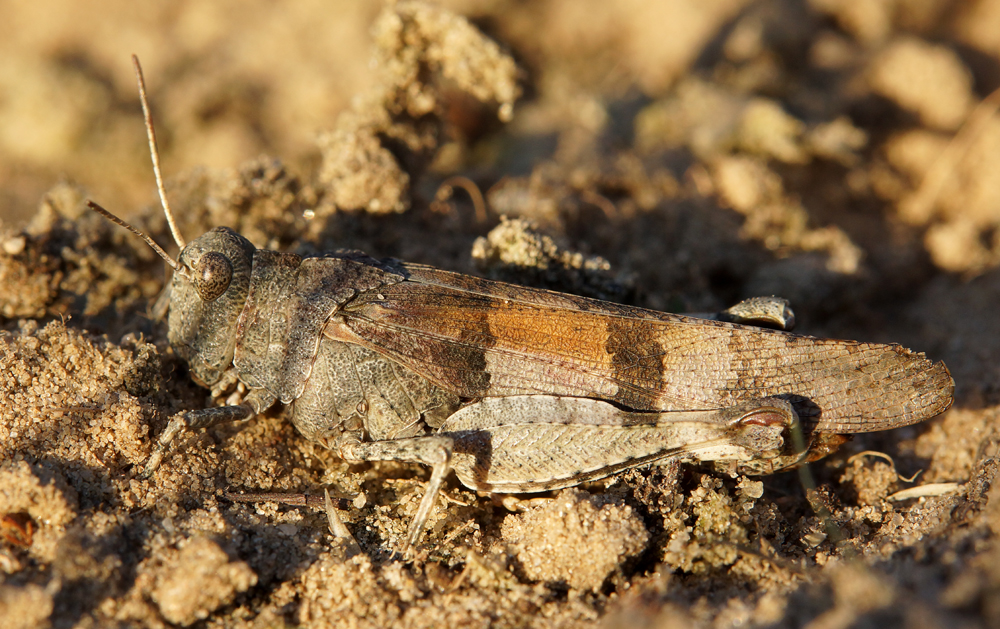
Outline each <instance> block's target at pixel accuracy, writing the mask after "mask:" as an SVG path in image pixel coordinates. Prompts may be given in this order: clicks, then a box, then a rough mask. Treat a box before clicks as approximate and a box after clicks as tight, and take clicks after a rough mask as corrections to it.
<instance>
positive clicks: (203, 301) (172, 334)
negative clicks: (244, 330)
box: [167, 227, 256, 386]
mask: <svg viewBox="0 0 1000 629" xmlns="http://www.w3.org/2000/svg"><path fill="white" fill-rule="evenodd" d="M255 250H256V249H255V248H254V246H253V245H252V244H250V241H249V240H247V239H246V238H244V237H243V236H240V235H239V234H237V233H236V232H235V231H233V230H231V229H229V228H228V227H216V228H215V229H213V230H212V231H210V232H207V233H205V234H203V235H202V236H200V237H199V238H197V239H195V240H193V241H191V242H190V243H188V244H187V245H185V247H184V248H183V249H182V250H181V254H180V257H179V258H178V263H179V266H180V267H181V268H180V269H179V270H178V271H177V272H175V273H174V277H173V281H172V282H171V284H170V315H169V317H168V319H167V321H168V330H169V331H168V339H169V341H170V344H171V345H172V346H173V347H174V350H175V351H176V352H177V353H178V354H179V355H180V356H181V358H183V359H184V360H185V361H187V363H188V365H190V367H191V373H192V375H193V376H194V377H195V379H196V380H198V381H199V382H200V383H201V384H204V385H207V386H211V385H213V384H215V383H216V382H218V381H219V379H220V378H221V377H222V374H223V372H225V371H226V369H228V368H229V366H230V365H231V364H232V362H233V352H234V351H235V348H236V323H237V319H239V316H240V313H241V312H242V311H243V307H244V305H245V304H246V299H247V292H248V291H249V289H250V271H251V268H252V266H253V254H254V251H255Z"/></svg>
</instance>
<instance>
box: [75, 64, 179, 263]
mask: <svg viewBox="0 0 1000 629" xmlns="http://www.w3.org/2000/svg"><path fill="white" fill-rule="evenodd" d="M132 66H133V67H134V68H135V78H136V80H137V81H138V82H139V100H140V101H141V102H142V115H143V117H144V118H145V120H146V136H147V137H148V138H149V154H150V155H151V156H152V158H153V174H155V175H156V190H157V192H159V193H160V203H161V204H162V205H163V213H164V214H166V215H167V224H168V225H170V233H171V234H172V235H173V237H174V242H176V243H177V246H178V247H180V248H181V249H183V248H184V244H185V243H184V237H183V236H181V231H180V230H179V229H177V223H176V222H174V215H173V213H172V212H171V211H170V204H169V203H168V202H167V191H166V189H165V188H164V187H163V174H162V173H161V172H160V150H159V148H157V146H156V130H155V129H153V115H152V114H151V113H149V101H148V100H146V79H144V78H143V76H142V66H141V65H139V57H137V56H136V55H132ZM94 205H96V204H94ZM98 207H99V206H98ZM95 209H96V208H95ZM102 209H103V208H102ZM98 211H100V210H98ZM102 213H103V214H104V215H105V216H106V217H107V218H109V219H111V220H115V219H113V218H112V215H111V214H110V213H109V212H108V211H107V210H105V211H104V212H102ZM115 222H116V223H118V224H119V225H121V226H122V227H126V228H128V229H131V230H132V231H133V232H135V233H138V232H136V231H135V230H134V229H133V228H132V227H130V226H129V225H127V224H126V223H125V222H124V221H122V220H121V219H118V220H115ZM147 242H148V240H147ZM154 249H158V247H155V246H154ZM160 251H162V249H160ZM160 255H164V254H160ZM174 269H175V270H176V269H177V267H176V266H174Z"/></svg>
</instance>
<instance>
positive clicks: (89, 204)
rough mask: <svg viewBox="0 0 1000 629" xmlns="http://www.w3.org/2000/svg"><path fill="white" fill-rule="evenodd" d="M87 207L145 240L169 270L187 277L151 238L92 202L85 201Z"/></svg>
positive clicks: (178, 265) (182, 268)
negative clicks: (167, 265) (168, 266)
mask: <svg viewBox="0 0 1000 629" xmlns="http://www.w3.org/2000/svg"><path fill="white" fill-rule="evenodd" d="M87 207H89V208H90V209H92V210H94V211H95V212H97V213H98V214H100V215H101V216H103V217H104V218H106V219H108V220H109V221H111V222H112V223H116V224H118V225H121V226H122V227H124V228H125V229H127V230H129V231H130V232H132V233H133V234H135V235H136V236H138V237H139V238H142V239H143V240H145V241H146V244H147V245H149V246H150V247H151V248H152V249H153V251H155V252H156V255H158V256H160V257H161V258H163V259H164V260H166V262H167V264H169V265H170V268H172V269H173V270H174V272H175V273H177V274H178V275H180V276H182V277H188V274H187V272H186V271H185V269H184V267H183V266H181V265H180V263H178V262H177V261H176V260H174V259H173V258H171V257H170V254H168V253H167V252H166V251H164V250H163V248H162V247H161V246H160V245H158V244H156V241H155V240H153V239H152V238H150V237H149V236H147V235H146V234H144V233H142V232H141V231H139V230H138V229H136V228H135V227H132V226H131V225H129V224H128V223H126V222H125V221H123V220H122V219H120V218H118V217H117V216H115V215H114V214H112V213H111V212H109V211H107V210H105V209H104V208H103V207H101V206H100V205H98V204H96V203H94V202H93V201H89V200H88V201H87Z"/></svg>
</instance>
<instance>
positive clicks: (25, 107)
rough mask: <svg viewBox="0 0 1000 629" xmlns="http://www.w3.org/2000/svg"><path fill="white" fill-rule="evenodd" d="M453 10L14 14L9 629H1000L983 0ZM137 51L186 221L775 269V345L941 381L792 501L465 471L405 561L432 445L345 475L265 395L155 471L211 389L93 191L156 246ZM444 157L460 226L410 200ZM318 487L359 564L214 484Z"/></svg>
mask: <svg viewBox="0 0 1000 629" xmlns="http://www.w3.org/2000/svg"><path fill="white" fill-rule="evenodd" d="M443 6H444V7H446V10H439V9H436V8H429V7H427V6H424V5H411V4H400V5H398V6H397V7H396V8H394V9H388V10H387V11H386V13H384V14H382V17H378V16H379V11H380V9H381V7H380V6H378V5H377V4H375V3H367V2H347V1H343V2H323V3H320V2H295V3H270V2H263V1H251V2H247V1H240V2H226V1H221V0H220V1H218V2H190V3H169V4H163V5H162V6H157V7H153V6H151V5H149V6H147V3H134V2H126V1H117V0H116V1H111V2H107V1H105V2H99V3H98V2H60V1H51V2H38V3H8V4H7V5H6V6H5V7H4V10H3V13H4V16H3V20H0V34H2V36H0V55H2V59H3V63H0V218H2V220H3V234H2V235H0V245H2V247H0V326H2V331H0V518H2V519H0V526H2V529H0V533H2V538H0V619H2V622H0V624H2V625H3V626H4V627H45V626H52V627H70V626H80V627H95V626H132V625H135V626H154V627H161V626H168V625H171V624H176V625H185V626H188V625H193V626H213V627H214V626H241V627H242V626H247V627H250V626H253V627H270V626H299V625H301V626H310V627H312V626H317V627H322V626H349V627H353V626H373V627H380V626H389V625H390V624H393V625H398V626H488V625H496V626H538V627H544V626H577V625H607V626H622V627H667V626H681V625H682V624H684V625H694V626H705V627H723V626H734V625H745V626H802V625H807V624H808V625H809V626H811V627H816V628H820V627H822V628H834V627H847V626H866V627H867V626H878V627H890V626H911V627H932V626H963V627H980V626H994V627H995V626H1000V568H998V566H1000V544H998V541H997V540H998V537H997V533H998V528H1000V510H998V504H1000V502H998V500H997V495H996V491H997V490H996V489H995V488H993V487H992V483H993V481H994V477H995V474H996V471H997V466H998V462H997V461H998V460H997V456H998V453H997V444H998V441H1000V431H998V429H1000V316H998V311H1000V178H998V177H997V176H996V173H997V172H1000V117H998V116H997V115H995V111H994V110H995V106H996V101H997V97H996V96H993V97H990V96H989V95H990V93H991V92H992V91H993V90H994V89H995V88H997V87H998V86H1000V2H996V1H991V0H982V1H979V2H949V1H946V0H895V1H893V2H865V1H861V0H858V1H854V0H845V1H838V0H813V1H812V2H791V1H787V2H783V1H780V0H774V1H762V2H742V1H739V0H713V1H712V2H703V1H700V0H669V1H662V2H644V1H642V0H629V1H626V2H616V3H608V2H604V1H602V0H545V1H542V2H531V3H522V2H511V1H505V0H495V1H490V0H481V1H476V0H467V1H464V2H463V1H461V0H456V1H454V2H446V3H443ZM456 15H462V16H466V17H468V18H469V19H470V20H471V24H474V25H475V28H473V27H472V26H471V25H470V22H466V21H465V20H462V19H459V18H457V17H455V16H456ZM477 29H478V30H477ZM480 32H482V33H485V34H486V35H487V36H486V37H483V36H481V34H480ZM493 42H499V44H500V46H499V47H497V46H496V45H495V44H494V43H493ZM132 52H135V53H138V54H139V55H140V57H141V58H142V59H143V61H144V63H145V69H146V76H147V80H148V81H149V83H150V92H151V98H152V101H153V107H154V113H155V116H156V120H157V123H158V125H159V131H160V136H161V142H162V148H163V161H164V163H165V168H166V170H167V175H168V180H169V183H168V190H169V194H170V197H171V200H172V203H173V206H174V209H175V212H176V213H177V214H178V216H179V217H180V222H181V229H182V231H183V233H184V234H185V235H186V236H187V237H188V238H189V239H190V238H192V237H194V236H196V235H198V234H200V233H202V232H203V231H205V230H206V229H208V228H209V227H212V226H215V225H229V226H231V227H233V228H236V229H238V230H239V231H241V232H242V233H243V234H245V235H246V236H247V237H249V238H250V239H251V240H252V241H254V243H255V244H256V245H258V246H262V247H269V248H274V249H281V250H290V251H297V252H300V253H310V252H317V251H326V250H332V249H336V248H355V249H362V250H364V251H366V252H368V253H369V254H372V255H374V256H376V257H382V256H395V257H399V258H402V259H406V260H410V261H414V262H425V263H429V264H433V265H436V266H440V267H443V268H447V269H452V270H457V271H462V272H469V273H485V274H487V275H491V276H494V277H500V278H505V279H514V280H517V281H521V282H524V283H530V284H534V285H540V286H546V287H550V288H558V289H562V290H568V291H574V292H578V293H581V294H586V295H592V296H601V297H604V298H610V299H616V300H620V301H625V302H628V303H633V304H637V305H641V306H646V307H652V308H657V309H665V310H671V311H708V310H714V309H718V308H721V307H725V306H727V305H730V304H732V303H735V301H737V300H739V299H741V298H744V297H747V296H752V295H759V294H778V295H782V296H784V297H787V298H789V299H791V300H792V303H793V306H794V307H795V310H796V313H797V316H798V319H799V321H800V325H799V328H798V329H799V331H802V332H805V333H808V334H813V335H817V336H834V337H842V338H856V339H862V340H872V341H882V342H889V341H895V342H899V343H902V344H903V345H906V346H908V347H911V348H914V349H917V350H920V351H924V352H927V353H928V354H929V355H930V356H932V357H934V358H936V359H943V360H944V361H945V362H946V363H947V364H948V366H949V368H950V369H951V372H952V374H953V375H954V377H955V381H956V383H957V392H956V402H955V406H954V408H953V409H952V410H950V411H949V412H947V413H945V414H944V415H943V416H942V417H939V418H937V419H934V420H932V421H929V422H927V423H925V424H923V425H919V426H914V427H910V428H905V429H899V430H895V431H892V432H889V433H884V434H872V435H865V436H861V437H858V438H857V439H855V440H854V441H853V442H851V443H849V444H847V446H845V447H844V448H843V449H842V451H841V452H840V453H838V454H837V455H834V456H832V457H829V458H827V459H825V460H823V461H821V462H819V463H816V464H814V465H812V466H811V469H812V473H813V475H814V477H815V479H816V482H817V484H818V488H817V490H816V491H815V492H809V496H808V497H807V492H806V491H804V490H803V488H802V484H801V483H800V481H799V477H798V476H797V475H796V474H795V473H794V472H792V473H786V474H780V475H776V476H772V477H763V478H743V477H737V478H731V477H729V476H726V475H720V474H716V473H711V472H709V471H706V470H698V469H676V468H672V467H667V468H655V469H641V470H633V471H630V472H628V473H625V474H622V475H620V476H618V477H616V478H612V479H610V480H608V481H607V482H605V483H598V484H595V485H588V486H586V487H583V488H576V489H571V490H567V491H563V492H559V493H556V494H555V495H554V496H550V497H549V499H547V500H541V501H522V503H521V505H520V508H521V511H513V510H508V508H506V507H505V506H504V505H503V504H501V502H500V501H491V499H490V498H489V497H482V496H476V495H475V494H473V493H471V492H469V491H467V490H465V489H464V488H462V487H460V486H458V485H457V483H456V482H455V481H454V480H452V481H451V482H450V484H449V485H448V488H447V493H448V495H449V497H450V498H451V499H452V500H450V501H448V504H447V505H446V506H444V507H441V506H439V508H438V509H437V511H436V513H435V514H434V516H433V517H432V520H431V530H430V533H429V534H428V535H427V536H426V537H425V539H424V541H423V543H422V544H421V546H420V554H421V556H420V558H419V560H418V561H416V562H413V563H401V562H398V561H392V560H391V557H390V554H389V550H390V549H392V548H395V547H397V546H398V544H399V542H400V538H401V536H402V535H403V533H404V532H405V529H406V526H407V524H408V523H409V521H410V519H411V517H412V515H413V512H414V510H415V509H416V505H417V503H418V502H419V498H420V496H421V494H422V491H423V486H424V485H423V483H424V481H425V480H426V478H427V470H426V469H423V468H420V467H419V466H412V465H403V464H399V465H392V464H381V465H370V466H347V465H345V464H344V463H342V462H340V461H339V460H337V459H336V458H335V457H334V456H333V455H332V454H331V453H329V452H327V451H325V450H323V449H322V448H320V447H318V446H316V445H315V444H312V443H310V442H308V441H306V440H305V439H304V438H302V437H301V436H300V435H298V434H297V433H296V432H295V431H294V430H293V429H292V427H291V426H290V424H289V423H288V422H287V421H284V420H283V419H282V417H281V413H280V411H274V412H272V413H271V414H270V416H268V417H266V418H263V419H260V420H257V421H254V422H252V423H249V424H247V425H244V426H228V427H221V428H218V429H213V430H210V431H207V432H206V431H202V432H199V433H197V434H193V435H189V436H187V437H185V438H183V439H182V440H181V442H182V443H181V444H180V447H179V448H177V449H176V450H175V451H174V452H173V453H172V454H171V456H169V457H168V459H167V460H166V461H165V463H164V465H163V467H162V468H161V469H160V470H159V472H158V473H157V474H156V475H155V476H154V477H153V478H152V479H151V480H141V479H139V478H138V477H137V472H138V470H139V469H140V468H141V466H142V464H143V463H144V461H145V460H146V458H147V457H148V455H149V451H150V444H151V443H152V441H153V439H154V438H155V436H156V435H158V434H159V432H160V431H161V430H162V429H163V427H164V425H165V423H166V420H167V418H168V417H169V416H170V415H171V414H173V413H175V412H178V411H180V410H184V409H191V408H200V407H203V406H205V405H208V404H210V403H212V400H210V399H208V398H209V396H208V394H207V392H206V391H205V390H203V389H200V388H198V387H197V386H195V385H194V384H192V383H191V381H190V379H189V377H188V375H187V369H186V366H185V365H183V364H182V363H181V362H180V361H179V360H178V359H177V357H176V356H175V355H174V354H173V353H172V352H171V350H170V349H169V347H167V345H166V343H165V337H166V334H165V330H164V328H163V325H162V324H158V323H156V322H154V321H152V320H151V319H150V318H149V317H148V316H147V315H146V312H147V308H148V307H149V306H150V305H151V304H152V302H153V301H154V300H155V298H156V296H157V294H158V293H159V291H160V289H161V288H162V284H163V280H164V273H163V264H162V263H161V262H160V261H159V260H158V259H157V258H155V257H154V255H153V254H152V253H151V252H150V251H149V250H148V248H146V246H145V245H144V244H142V243H141V242H140V241H138V239H136V238H134V237H132V236H130V235H129V234H128V233H126V232H125V231H124V230H121V229H119V228H116V227H114V226H112V225H109V224H108V223H107V222H105V221H103V220H102V219H101V218H100V217H97V216H96V215H93V214H91V213H88V212H86V211H85V209H84V208H83V205H82V203H83V200H84V199H85V198H87V197H88V196H92V197H93V198H95V199H97V200H98V201H100V202H102V203H103V204H105V205H106V206H107V207H109V208H111V209H113V210H115V211H117V212H120V213H121V214H123V215H125V216H126V217H129V218H130V219H132V220H134V221H135V222H136V224H137V225H139V226H140V227H142V228H143V229H144V230H146V231H148V232H150V233H151V234H152V235H153V236H154V237H155V238H156V239H157V240H158V241H159V242H161V243H164V244H166V243H168V242H170V237H169V234H168V232H167V231H166V227H165V221H164V220H163V218H162V216H161V215H160V213H159V210H158V208H157V207H156V205H155V204H154V202H153V198H154V197H153V195H152V190H153V184H152V175H151V173H150V169H149V167H148V164H149V161H148V157H147V155H146V148H145V139H144V135H143V131H142V126H141V117H140V113H139V104H138V99H137V96H136V95H135V89H134V87H133V82H132V78H131V74H130V73H131V68H130V67H129V60H128V55H129V54H130V53H132ZM507 55H510V56H507ZM512 60H513V61H512ZM515 63H516V65H515ZM519 95H520V98H519V99H518V96H519ZM515 99H518V100H516V102H514V101H515ZM512 103H514V104H513V108H511V104H512ZM259 155H266V156H259ZM279 159H280V160H281V161H279ZM455 175H461V176H463V177H466V178H468V180H469V182H472V183H474V184H475V185H477V186H478V187H479V189H481V190H483V191H484V192H485V194H486V198H487V202H488V203H487V206H488V207H486V208H479V210H480V211H485V212H486V214H485V215H484V216H483V217H482V218H481V219H477V213H476V208H474V207H473V205H472V204H471V203H470V202H469V198H470V197H469V196H468V195H467V194H466V192H465V191H463V190H462V189H461V188H459V187H456V188H455V194H454V196H453V197H452V198H451V199H450V200H448V201H438V202H434V194H435V191H436V190H437V189H438V187H439V186H440V185H441V184H442V182H444V181H445V180H447V179H448V178H449V177H451V176H455ZM458 183H462V184H463V185H464V184H465V183H466V181H465V180H460V181H459V182H458ZM501 215H506V216H508V217H510V219H511V220H509V221H504V222H501V218H500V216H501ZM480 238H482V240H479V239H480ZM866 450H875V451H879V452H884V453H886V454H888V455H890V456H891V457H892V459H893V460H894V461H895V470H896V471H898V472H899V475H901V476H905V477H909V476H911V475H912V474H914V473H916V472H918V471H922V473H921V474H920V475H919V476H918V477H916V479H915V480H914V481H912V482H909V481H905V480H901V479H900V477H899V476H897V474H896V472H895V471H894V470H893V468H892V467H891V466H890V464H889V463H888V462H887V461H886V460H884V459H881V458H877V457H874V456H865V457H854V458H852V455H855V454H857V453H859V452H862V451H866ZM938 483H952V484H951V485H944V486H943V488H944V489H945V491H944V493H942V495H936V496H935V495H930V494H931V493H933V492H931V491H930V490H931V489H932V488H931V487H928V485H930V484H938ZM323 487H330V488H331V489H332V490H333V491H334V492H335V493H336V494H337V495H339V496H341V498H338V500H337V502H338V503H339V506H340V507H342V508H343V509H344V510H342V511H341V512H340V513H341V516H342V518H343V519H344V520H345V522H346V523H347V526H348V528H349V529H350V530H351V531H352V532H353V533H354V535H355V537H356V538H357V540H358V542H359V544H360V546H361V549H362V551H363V552H361V553H360V554H358V553H352V552H351V551H350V549H346V548H343V547H342V546H341V545H340V544H339V543H338V542H337V541H335V540H334V539H333V537H332V536H331V535H330V533H329V532H328V531H327V523H326V519H325V516H324V515H323V514H322V512H321V511H320V510H317V509H313V508H306V507H290V506H278V505H276V504H274V503H260V504H234V503H232V502H229V501H228V500H226V499H225V498H224V497H223V496H222V494H223V493H224V492H225V491H227V490H229V491H259V492H306V493H309V494H311V495H318V494H319V493H321V492H322V488H323ZM908 487H918V488H919V487H922V488H923V489H922V490H921V493H922V494H923V496H922V497H918V498H911V499H906V500H893V499H890V496H891V494H893V493H894V492H897V491H899V490H901V489H904V488H908ZM810 498H811V501H810ZM508 504H510V501H508ZM811 504H815V505H825V507H826V509H828V510H829V511H830V512H831V513H832V524H833V526H831V523H829V522H824V521H823V520H821V519H820V518H818V517H817V516H816V515H815V512H814V511H813V507H812V506H811ZM511 506H513V505H511Z"/></svg>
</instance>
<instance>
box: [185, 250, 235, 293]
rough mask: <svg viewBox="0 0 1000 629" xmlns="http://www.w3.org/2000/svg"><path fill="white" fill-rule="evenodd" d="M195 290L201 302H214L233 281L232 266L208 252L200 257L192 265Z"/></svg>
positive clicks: (223, 258)
mask: <svg viewBox="0 0 1000 629" xmlns="http://www.w3.org/2000/svg"><path fill="white" fill-rule="evenodd" d="M194 272H195V288H196V289H197V290H198V296H199V297H201V299H202V301H215V300H216V299H218V298H219V295H221V294H222V293H224V292H226V289H227V288H229V282H231V281H232V279H233V265H232V264H231V263H230V262H229V259H228V258H227V257H226V256H224V255H222V254H221V253H217V252H215V251H210V252H208V253H206V254H205V255H203V256H201V259H200V260H198V262H197V264H195V265H194Z"/></svg>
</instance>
